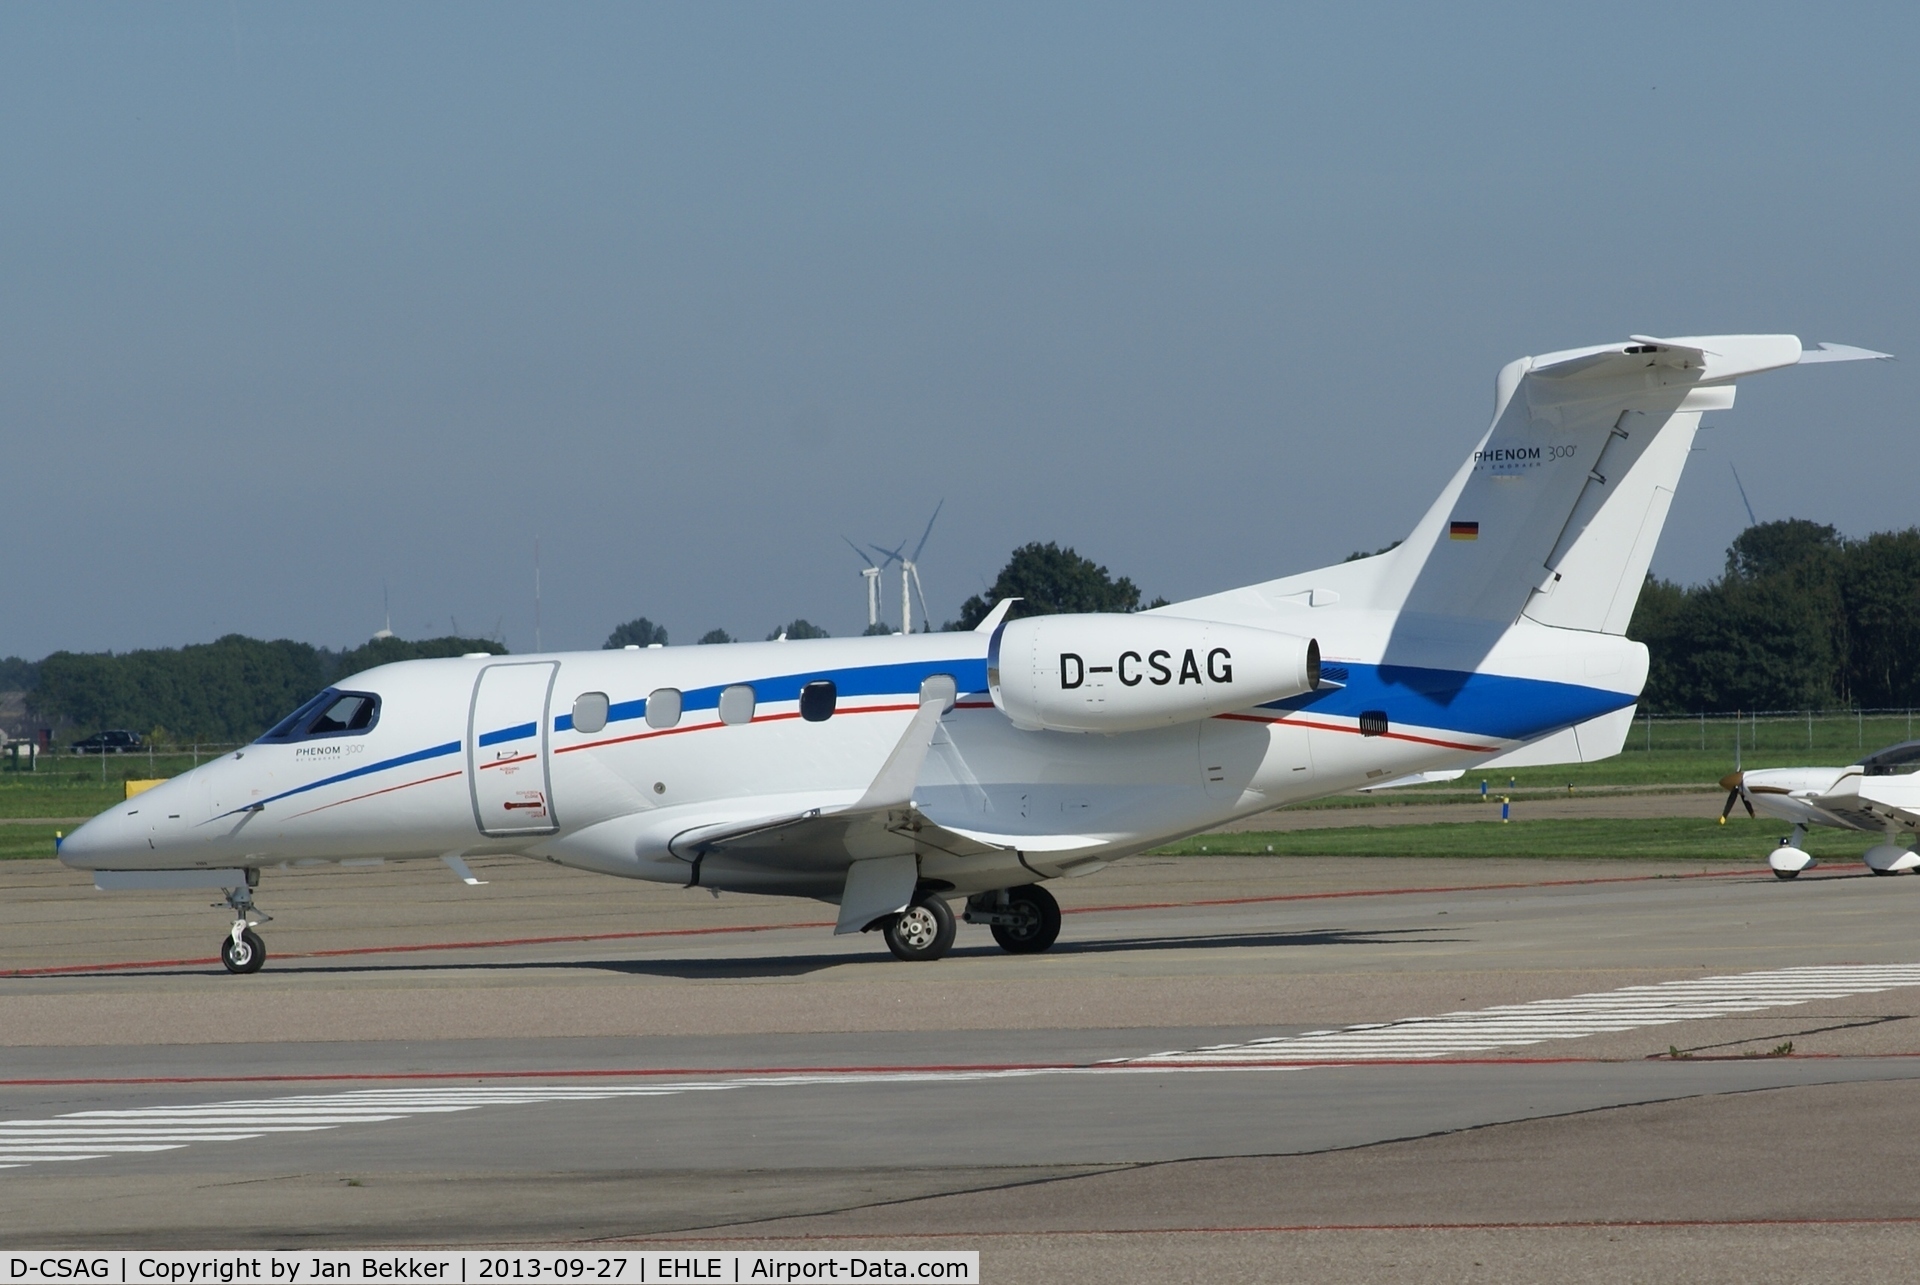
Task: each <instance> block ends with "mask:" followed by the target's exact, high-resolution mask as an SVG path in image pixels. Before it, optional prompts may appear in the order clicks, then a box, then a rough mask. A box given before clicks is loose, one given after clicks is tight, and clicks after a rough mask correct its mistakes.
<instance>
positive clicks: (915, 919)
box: [886, 893, 954, 960]
mask: <svg viewBox="0 0 1920 1285" xmlns="http://www.w3.org/2000/svg"><path fill="white" fill-rule="evenodd" d="M953 933H954V925H953V911H952V909H951V908H950V907H948V905H947V902H946V899H945V898H944V897H941V896H940V895H939V894H938V893H925V894H923V895H921V896H919V897H917V898H915V899H914V903H913V904H912V905H911V906H908V907H907V908H906V909H905V910H903V911H901V912H900V913H899V914H898V915H895V916H894V918H893V922H892V923H890V924H888V925H887V934H886V935H887V949H888V950H890V951H892V952H893V954H894V958H896V959H905V960H917V959H938V958H940V956H942V955H944V954H946V953H947V949H948V947H950V946H952V945H953Z"/></svg>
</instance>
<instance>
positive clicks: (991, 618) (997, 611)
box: [973, 598, 1020, 634]
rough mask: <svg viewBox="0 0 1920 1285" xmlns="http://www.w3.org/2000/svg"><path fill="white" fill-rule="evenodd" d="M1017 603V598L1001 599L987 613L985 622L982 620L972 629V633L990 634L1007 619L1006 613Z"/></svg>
mask: <svg viewBox="0 0 1920 1285" xmlns="http://www.w3.org/2000/svg"><path fill="white" fill-rule="evenodd" d="M1018 601H1020V600H1019V599H1018V598H1002V599H1001V600H1000V601H998V602H996V603H994V604H993V610H992V611H989V612H988V613H987V618H986V619H985V620H982V621H981V622H980V623H979V624H977V625H975V626H974V627H973V632H974V633H976V634H990V633H992V632H993V631H994V630H996V629H998V628H999V627H1000V622H1001V621H1003V620H1005V619H1006V618H1007V612H1009V611H1011V610H1012V609H1013V604H1014V603H1016V602H1018Z"/></svg>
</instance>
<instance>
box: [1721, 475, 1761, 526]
mask: <svg viewBox="0 0 1920 1285" xmlns="http://www.w3.org/2000/svg"><path fill="white" fill-rule="evenodd" d="M1727 467H1728V468H1730V469H1733V484H1734V485H1735V486H1737V487H1739V488H1740V503H1742V504H1744V505H1746V506H1747V525H1748V526H1759V525H1760V519H1759V518H1756V517H1755V516H1753V501H1751V500H1749V499H1748V498H1747V484H1746V483H1745V482H1742V481H1741V480H1740V470H1739V469H1737V468H1734V466H1733V461H1732V460H1728V461H1727Z"/></svg>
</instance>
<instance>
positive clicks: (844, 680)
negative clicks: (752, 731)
mask: <svg viewBox="0 0 1920 1285" xmlns="http://www.w3.org/2000/svg"><path fill="white" fill-rule="evenodd" d="M934 674H950V675H952V677H953V681H954V683H955V684H956V685H957V686H958V687H959V689H960V690H961V691H962V692H983V691H985V690H986V689H987V662H986V661H985V660H982V659H979V658H974V659H971V660H919V661H913V662H911V663H907V664H900V665H863V666H860V667H858V668H854V669H815V670H808V671H806V672H803V673H798V674H780V675H778V676H776V677H773V678H756V679H753V680H751V681H750V682H748V683H747V686H749V687H751V688H753V698H754V700H755V702H756V703H761V704H771V703H773V702H775V701H792V700H799V699H800V689H801V688H802V687H805V686H806V685H807V684H808V683H814V682H819V681H821V680H823V679H824V680H826V681H828V682H831V683H832V684H833V685H834V688H835V693H836V695H838V696H842V697H846V696H909V697H913V698H916V699H917V698H918V696H919V693H920V684H921V683H923V682H925V681H926V680H927V679H928V678H930V677H931V676H933V675H934ZM731 685H732V684H727V683H723V684H720V685H719V686H715V687H698V688H695V689H693V690H692V691H689V692H683V693H681V696H680V708H681V710H683V711H686V710H696V709H713V708H716V707H717V706H718V705H719V704H720V693H721V692H723V691H725V690H726V689H727V688H728V687H729V686H731ZM646 716H647V702H646V699H645V698H644V697H642V698H641V699H639V700H628V701H621V702H619V703H618V704H616V705H613V706H611V707H610V708H609V709H608V710H607V722H608V724H610V725H611V724H613V723H619V722H624V721H626V720H628V719H635V718H645V717H646ZM572 729H573V715H572V714H570V713H569V714H560V715H557V716H556V717H555V718H554V720H553V730H554V731H556V732H566V731H571V730H572Z"/></svg>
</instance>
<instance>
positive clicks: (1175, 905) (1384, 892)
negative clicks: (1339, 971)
mask: <svg viewBox="0 0 1920 1285" xmlns="http://www.w3.org/2000/svg"><path fill="white" fill-rule="evenodd" d="M1761 873H1763V872H1762V871H1759V870H1701V871H1697V872H1694V873H1689V874H1677V875H1601V876H1595V877H1594V878H1591V879H1545V880H1541V881H1540V882H1537V883H1468V884H1458V885H1455V886H1450V887H1448V886H1442V887H1433V888H1354V889H1349V890H1347V891H1344V892H1286V893H1276V894H1274V895H1272V896H1266V897H1210V898H1207V899H1205V900H1201V901H1142V902H1137V903H1130V904H1126V905H1114V906H1076V907H1075V908H1073V909H1071V910H1066V909H1063V910H1062V911H1061V912H1060V913H1061V914H1063V915H1092V914H1103V913H1106V912H1108V911H1117V910H1181V909H1184V908H1186V907H1189V906H1255V905H1260V904H1262V903H1264V902H1269V901H1330V900H1336V899H1339V898H1342V897H1411V896H1418V895H1422V894H1432V893H1441V892H1506V891H1509V890H1512V889H1516V888H1579V887H1584V886H1587V885H1589V884H1602V883H1646V882H1649V881H1651V880H1654V879H1725V878H1728V877H1730V876H1733V875H1757V874H1761ZM1767 873H1770V872H1767Z"/></svg>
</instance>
